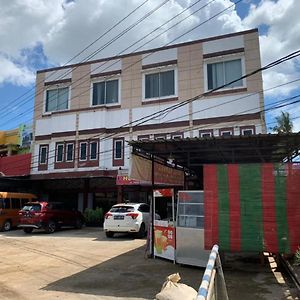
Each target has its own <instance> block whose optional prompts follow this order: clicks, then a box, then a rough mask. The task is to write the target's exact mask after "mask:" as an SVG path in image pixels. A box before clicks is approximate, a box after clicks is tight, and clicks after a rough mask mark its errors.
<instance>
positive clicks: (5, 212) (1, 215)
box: [0, 192, 36, 231]
mask: <svg viewBox="0 0 300 300" xmlns="http://www.w3.org/2000/svg"><path fill="white" fill-rule="evenodd" d="M34 199H36V196H35V195H32V194H27V193H9V192H0V231H9V230H11V229H12V228H13V227H16V226H17V225H18V222H19V210H20V209H21V208H22V207H23V206H24V204H25V203H27V202H29V201H32V200H34Z"/></svg>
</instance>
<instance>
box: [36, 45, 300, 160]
mask: <svg viewBox="0 0 300 300" xmlns="http://www.w3.org/2000/svg"><path fill="white" fill-rule="evenodd" d="M296 52H300V50H298V51H296ZM294 53H295V52H293V53H291V54H288V55H286V56H284V57H282V58H280V59H278V60H276V61H273V62H271V63H270V64H268V65H267V66H268V67H267V66H264V67H261V68H259V69H257V70H255V71H253V72H251V73H249V74H246V75H243V76H242V77H240V78H238V79H236V80H233V81H232V82H229V83H227V84H225V85H223V86H220V87H217V88H215V89H213V90H211V91H209V92H207V93H203V94H200V95H197V96H195V97H193V98H190V99H187V100H184V101H181V102H180V103H177V104H175V105H173V106H170V107H168V108H166V109H162V110H160V111H158V112H156V113H153V114H150V115H148V116H145V117H143V118H140V119H139V120H137V121H141V120H144V121H142V122H140V123H138V124H136V125H134V126H132V128H135V127H138V126H139V125H141V124H143V123H145V122H148V121H149V120H151V119H153V118H155V117H157V116H156V115H157V114H158V113H162V112H166V111H167V110H169V109H172V110H175V109H176V108H178V107H181V106H183V105H186V104H188V103H190V102H193V101H195V100H197V99H200V98H201V97H203V96H205V95H209V94H212V93H213V92H215V91H218V90H220V89H222V88H224V87H227V86H230V85H231V84H232V83H234V82H236V81H240V80H241V78H247V77H249V76H252V75H253V74H256V73H257V72H259V71H260V70H263V69H264V70H265V69H267V68H272V67H273V66H275V65H277V64H279V63H278V62H280V63H282V62H284V61H287V60H290V59H293V58H294V55H295V54H294ZM298 55H300V53H299V54H298ZM288 57H290V58H288ZM243 97H244V96H243ZM231 101H232V100H229V102H231ZM178 105H180V106H178ZM221 105H223V104H219V105H218V106H221ZM215 107H216V106H214V108H215ZM149 117H150V118H149ZM147 118H149V119H147ZM134 122H135V121H133V122H129V123H127V124H124V125H122V126H120V127H118V128H115V129H116V130H118V129H122V128H127V129H129V127H128V125H131V124H132V123H134ZM119 134H120V133H113V134H110V135H108V136H106V137H105V138H102V140H104V139H108V138H111V137H112V136H115V135H119ZM101 135H103V134H97V135H94V136H92V137H90V138H89V139H87V141H90V140H92V139H94V138H96V137H100V136H101ZM52 151H55V150H52ZM37 156H38V155H37Z"/></svg>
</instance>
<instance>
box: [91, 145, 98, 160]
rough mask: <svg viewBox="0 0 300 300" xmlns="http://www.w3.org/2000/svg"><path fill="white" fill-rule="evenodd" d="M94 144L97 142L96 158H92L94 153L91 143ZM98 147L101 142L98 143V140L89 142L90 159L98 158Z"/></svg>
mask: <svg viewBox="0 0 300 300" xmlns="http://www.w3.org/2000/svg"><path fill="white" fill-rule="evenodd" d="M92 144H96V157H95V158H92V153H91V150H92V147H91V145H92ZM98 147H99V143H98V141H90V142H89V160H92V161H93V160H98V151H99V150H98Z"/></svg>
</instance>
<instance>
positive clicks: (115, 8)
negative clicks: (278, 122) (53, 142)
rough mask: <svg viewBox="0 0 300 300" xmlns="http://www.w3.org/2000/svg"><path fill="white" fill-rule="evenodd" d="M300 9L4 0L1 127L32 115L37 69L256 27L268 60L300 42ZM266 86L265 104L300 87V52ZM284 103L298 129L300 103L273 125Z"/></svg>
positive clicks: (295, 1) (143, 0)
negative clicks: (281, 113) (279, 117)
mask: <svg viewBox="0 0 300 300" xmlns="http://www.w3.org/2000/svg"><path fill="white" fill-rule="evenodd" d="M235 3H236V4H235ZM193 4H194V5H193ZM189 6H191V7H190V8H189ZM138 7H139V8H138ZM136 8H138V9H136ZM226 8H228V9H226ZM134 9H136V11H135V12H134V13H132V14H131V15H130V16H129V17H128V18H126V19H125V20H123V21H122V22H120V21H121V20H122V19H123V18H125V17H126V16H127V15H128V14H130V13H131V12H132V11H133V10H134ZM151 11H154V12H153V13H152V14H150V12H151ZM222 11H223V12H222ZM299 11H300V1H299V0H234V1H233V0H169V1H167V0H115V1H111V0H51V1H49V0H10V1H7V0H0V66H1V67H0V130H7V129H12V128H16V127H18V126H19V125H20V124H29V125H30V124H31V123H32V116H33V113H32V112H33V106H34V93H35V87H34V86H35V75H36V71H37V70H40V69H45V68H49V67H54V66H61V65H64V64H66V63H68V64H69V63H76V62H82V61H85V60H87V59H89V58H90V59H97V58H100V57H108V56H112V55H117V54H123V53H130V52H133V51H138V50H141V49H151V48H153V47H161V46H165V45H168V44H172V43H179V42H184V41H190V40H194V39H201V38H205V37H209V36H215V35H221V34H226V33H231V32H237V31H242V30H247V29H252V28H258V29H259V39H260V51H261V60H262V65H263V66H264V65H266V64H268V63H270V62H272V61H274V60H276V59H278V58H281V57H283V56H284V55H287V54H289V53H291V52H293V51H296V50H299V49H300V18H299ZM221 12H222V13H221ZM147 13H148V14H149V16H148V17H145V16H146V14H147ZM179 13H181V15H180V16H178V17H176V18H174V19H173V20H171V21H170V19H171V18H173V17H174V16H175V15H177V14H179ZM138 20H140V21H139V22H138ZM168 21H169V22H168ZM118 22H120V24H119V25H117V26H115V25H116V24H117V23H118ZM166 22H168V23H167V24H166V25H164V26H162V27H159V26H160V25H161V24H164V23H166ZM176 23H179V24H177V25H176V26H175V24H176ZM173 25H174V27H172V26H173ZM197 25H199V26H198V27H197V28H196V29H195V30H192V31H191V29H192V28H194V27H196V26H197ZM170 27H172V28H171V29H169V30H168V28H170ZM129 28H131V29H130V30H129ZM155 29H156V30H155ZM154 30H155V31H154ZM107 31H109V32H108V33H106V32H107ZM124 31H126V32H124ZM151 31H154V32H153V33H152V34H150V35H149V33H150V32H151ZM101 36H102V37H101ZM99 37H100V38H99ZM144 37H146V38H144ZM143 38H144V39H143ZM96 39H99V40H98V41H97V42H95V43H94V44H93V45H92V46H91V47H89V48H88V49H86V50H85V51H83V52H82V53H80V52H81V51H82V50H83V49H85V48H86V47H87V46H88V45H90V44H91V43H93V42H94V41H95V40H96ZM112 39H113V41H112ZM138 40H141V41H140V42H137V41H138ZM134 43H136V44H135V45H134V46H131V45H133V44H134ZM130 46H131V47H130ZM126 48H127V49H126ZM124 51H125V52H124ZM79 53H80V54H79ZM77 54H79V55H77ZM298 79H299V81H296V80H298ZM293 81H294V83H293ZM283 84H284V85H283ZM279 85H281V87H278V86H279ZM282 85H283V86H282ZM263 86H264V89H265V90H266V92H265V105H266V107H270V106H272V104H273V103H275V102H277V101H279V100H283V99H287V98H290V97H292V96H296V95H298V94H300V59H299V57H297V58H295V59H293V60H290V61H288V62H285V63H283V64H280V65H279V66H277V67H274V68H271V69H269V70H267V71H264V72H263ZM297 99H298V98H295V99H293V101H295V100H297ZM290 102H291V101H290ZM273 105H274V104H273ZM281 110H284V111H288V112H289V113H290V115H291V117H292V120H293V123H294V131H295V132H298V131H300V104H298V103H294V104H290V105H287V106H285V107H282V108H278V109H275V110H270V111H269V112H267V114H266V121H267V127H268V129H269V131H271V128H272V127H273V126H275V123H274V122H275V121H274V118H275V117H276V116H278V115H279V114H280V111H281Z"/></svg>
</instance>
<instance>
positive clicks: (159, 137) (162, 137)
mask: <svg viewBox="0 0 300 300" xmlns="http://www.w3.org/2000/svg"><path fill="white" fill-rule="evenodd" d="M166 138H167V136H166V134H154V139H155V140H156V141H164V140H165V139H166Z"/></svg>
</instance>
